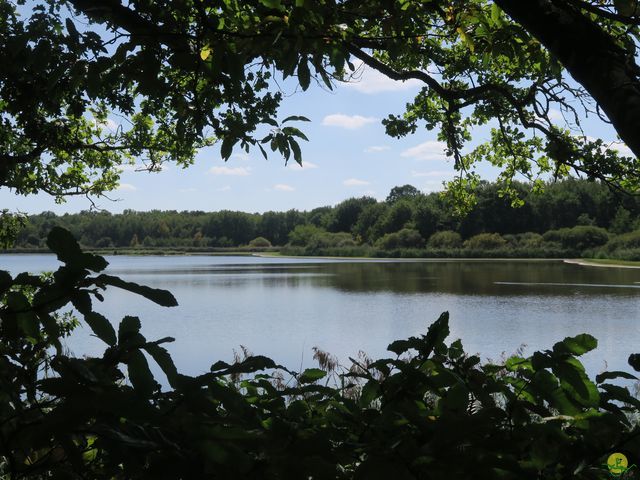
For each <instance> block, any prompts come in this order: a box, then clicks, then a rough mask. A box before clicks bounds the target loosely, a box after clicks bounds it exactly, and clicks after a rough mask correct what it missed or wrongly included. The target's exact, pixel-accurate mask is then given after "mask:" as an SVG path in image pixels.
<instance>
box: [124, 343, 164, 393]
mask: <svg viewBox="0 0 640 480" xmlns="http://www.w3.org/2000/svg"><path fill="white" fill-rule="evenodd" d="M127 370H128V371H129V380H131V384H132V385H133V388H134V389H135V390H136V391H137V392H139V393H140V394H142V395H143V396H144V397H149V396H150V395H151V394H152V393H153V392H154V391H155V390H156V389H157V388H158V384H157V382H156V381H155V380H154V378H153V375H152V374H151V370H149V364H148V363H147V359H146V358H145V356H144V354H143V353H142V352H141V351H140V350H133V351H131V352H129V361H128V362H127Z"/></svg>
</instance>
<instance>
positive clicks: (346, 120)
mask: <svg viewBox="0 0 640 480" xmlns="http://www.w3.org/2000/svg"><path fill="white" fill-rule="evenodd" d="M375 121H377V118H374V117H363V116H362V115H343V114H342V113H334V114H332V115H327V116H326V117H324V119H323V120H322V125H324V126H327V127H341V128H347V129H349V130H355V129H357V128H362V127H364V126H365V125H367V124H368V123H374V122H375Z"/></svg>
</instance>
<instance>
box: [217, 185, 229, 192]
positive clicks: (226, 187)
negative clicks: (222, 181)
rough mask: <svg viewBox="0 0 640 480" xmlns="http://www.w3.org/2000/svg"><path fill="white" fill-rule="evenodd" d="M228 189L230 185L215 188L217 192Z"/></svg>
mask: <svg viewBox="0 0 640 480" xmlns="http://www.w3.org/2000/svg"><path fill="white" fill-rule="evenodd" d="M229 190H231V186H230V185H225V186H224V187H220V188H218V189H217V191H218V192H228V191H229Z"/></svg>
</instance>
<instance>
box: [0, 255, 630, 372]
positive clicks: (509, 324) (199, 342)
mask: <svg viewBox="0 0 640 480" xmlns="http://www.w3.org/2000/svg"><path fill="white" fill-rule="evenodd" d="M107 259H108V260H109V262H110V266H109V273H112V274H116V275H119V276H121V277H122V278H124V279H126V280H130V281H134V282H138V283H141V284H145V285H149V286H152V287H156V288H165V289H168V290H170V291H171V292H173V294H174V295H175V296H176V298H177V299H178V302H179V304H180V306H179V307H176V308H162V307H157V306H156V305H154V304H152V303H150V302H148V301H146V300H144V299H140V298H138V297H136V296H135V295H132V294H129V293H127V292H123V291H121V290H118V289H116V288H111V289H109V290H108V291H107V294H106V299H105V302H104V303H102V304H98V305H97V307H96V309H97V310H98V311H100V312H101V313H103V314H105V315H106V316H107V317H108V318H109V319H112V320H114V319H119V318H121V317H122V316H124V315H128V314H131V315H137V316H139V317H140V318H141V320H142V325H143V334H144V335H145V336H146V337H147V338H148V339H150V340H152V339H157V338H161V337H165V336H173V337H175V338H176V342H175V343H173V344H171V345H170V346H169V350H170V351H171V353H172V354H173V356H174V359H175V360H176V363H177V365H178V368H179V369H180V370H181V371H183V372H185V373H191V374H195V373H201V372H204V371H206V370H207V369H208V367H209V366H210V365H211V364H212V363H213V362H214V361H215V360H219V359H224V360H230V359H231V358H232V354H233V349H234V348H236V349H238V347H239V346H240V345H244V346H245V347H246V348H248V349H249V350H250V351H252V352H253V353H256V354H263V355H268V356H270V357H272V358H273V359H274V360H276V361H277V362H279V363H282V364H284V365H286V366H288V367H290V368H294V369H298V368H300V367H303V368H304V367H309V366H313V360H312V351H311V349H312V347H314V346H318V347H320V348H322V349H324V350H327V351H330V352H332V353H334V354H335V355H337V356H339V357H340V358H341V359H344V360H345V361H346V359H347V357H348V356H353V355H355V354H357V352H358V350H363V351H365V352H367V353H368V354H369V355H371V356H380V355H384V353H385V350H386V346H387V345H388V344H389V343H390V342H391V341H393V340H396V339H399V338H406V337H407V336H410V335H417V334H421V333H425V332H426V329H427V327H428V325H429V324H430V323H431V322H432V321H433V320H435V319H436V318H437V317H438V315H439V314H440V313H441V312H443V311H445V310H448V311H449V312H450V314H451V337H450V340H453V339H455V338H461V339H462V341H463V343H464V344H465V347H466V349H467V350H468V351H470V352H473V353H480V355H481V356H482V357H483V358H494V359H496V358H498V357H500V355H501V354H502V353H503V352H506V353H512V352H513V351H515V350H516V349H517V348H518V347H519V346H520V345H521V344H523V343H525V344H526V345H527V349H526V351H527V352H529V353H531V352H532V351H533V350H535V349H541V348H550V347H551V346H552V345H553V344H554V343H555V342H556V341H558V340H561V339H562V338H564V337H566V336H568V335H576V334H578V333H582V332H588V333H591V334H593V335H594V336H596V337H597V338H598V340H599V348H598V350H596V351H595V352H592V353H590V354H588V355H587V356H585V359H584V360H585V362H586V364H587V367H588V368H589V370H591V371H592V372H597V371H600V370H602V369H604V368H605V367H606V368H609V369H621V368H622V369H628V368H629V367H627V366H626V359H627V357H628V355H629V354H630V353H635V352H640V270H635V269H617V268H595V267H584V266H579V265H570V264H565V263H562V262H560V261H470V260H465V261H417V262H413V261H412V262H386V261H345V260H339V261H337V260H320V259H314V260H309V259H282V258H259V257H214V256H175V257H159V256H158V257H155V256H150V257H135V256H112V257H107ZM57 265H58V263H57V261H56V260H55V258H54V257H53V256H49V255H2V256H0V269H4V270H9V271H11V272H13V273H18V272H20V271H25V270H28V271H34V272H35V271H43V270H54V269H55V268H56V266H57ZM69 346H70V348H71V349H72V351H73V352H74V353H75V354H77V355H83V354H96V353H99V352H101V351H102V350H103V345H102V344H101V342H100V341H99V340H97V339H96V338H93V337H92V336H91V335H90V331H89V330H88V328H86V327H84V328H82V329H80V330H79V331H77V332H75V333H74V334H73V336H72V338H71V339H70V341H69ZM605 362H606V364H605Z"/></svg>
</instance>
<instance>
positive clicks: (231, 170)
mask: <svg viewBox="0 0 640 480" xmlns="http://www.w3.org/2000/svg"><path fill="white" fill-rule="evenodd" d="M209 173H210V174H211V175H231V176H235V177H246V176H248V175H251V167H211V168H210V169H209Z"/></svg>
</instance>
